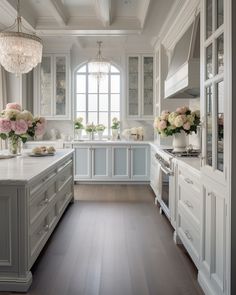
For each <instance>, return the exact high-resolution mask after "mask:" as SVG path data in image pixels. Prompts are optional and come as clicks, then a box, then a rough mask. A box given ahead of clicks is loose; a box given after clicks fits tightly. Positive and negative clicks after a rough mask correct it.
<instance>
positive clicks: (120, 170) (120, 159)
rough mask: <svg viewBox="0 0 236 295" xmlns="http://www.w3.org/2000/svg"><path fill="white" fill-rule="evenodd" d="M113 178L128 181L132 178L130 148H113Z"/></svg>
mask: <svg viewBox="0 0 236 295" xmlns="http://www.w3.org/2000/svg"><path fill="white" fill-rule="evenodd" d="M112 177H113V178H116V179H128V178H129V177H130V147H129V146H116V147H115V146H113V147H112Z"/></svg>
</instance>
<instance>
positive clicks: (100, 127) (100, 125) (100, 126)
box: [96, 124, 106, 132]
mask: <svg viewBox="0 0 236 295" xmlns="http://www.w3.org/2000/svg"><path fill="white" fill-rule="evenodd" d="M105 129H106V126H105V125H103V124H98V125H97V126H96V131H97V132H99V131H102V132H103V131H104V130H105Z"/></svg>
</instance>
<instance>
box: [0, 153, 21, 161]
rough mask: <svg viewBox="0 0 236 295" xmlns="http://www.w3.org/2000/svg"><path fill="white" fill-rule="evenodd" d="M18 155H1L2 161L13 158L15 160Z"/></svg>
mask: <svg viewBox="0 0 236 295" xmlns="http://www.w3.org/2000/svg"><path fill="white" fill-rule="evenodd" d="M17 156H18V155H10V154H0V160H1V159H11V158H15V157H17Z"/></svg>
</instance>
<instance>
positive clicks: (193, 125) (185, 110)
mask: <svg viewBox="0 0 236 295" xmlns="http://www.w3.org/2000/svg"><path fill="white" fill-rule="evenodd" d="M199 124H200V111H199V110H197V111H191V110H190V109H189V107H187V106H182V107H179V108H177V109H176V111H175V112H169V111H163V112H162V113H161V115H160V116H159V117H156V118H155V120H154V124H153V126H154V129H156V130H157V132H158V133H159V134H160V135H161V136H163V137H164V136H171V135H173V134H175V133H180V132H181V130H183V131H184V132H185V133H186V134H191V133H192V132H195V133H197V126H199Z"/></svg>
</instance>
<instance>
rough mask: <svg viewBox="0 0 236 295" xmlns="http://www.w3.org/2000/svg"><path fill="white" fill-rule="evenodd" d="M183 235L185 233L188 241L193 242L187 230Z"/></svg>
mask: <svg viewBox="0 0 236 295" xmlns="http://www.w3.org/2000/svg"><path fill="white" fill-rule="evenodd" d="M184 233H185V235H186V237H187V238H188V240H190V241H193V237H192V235H191V234H190V232H189V231H188V230H186V231H185V232H184Z"/></svg>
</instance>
